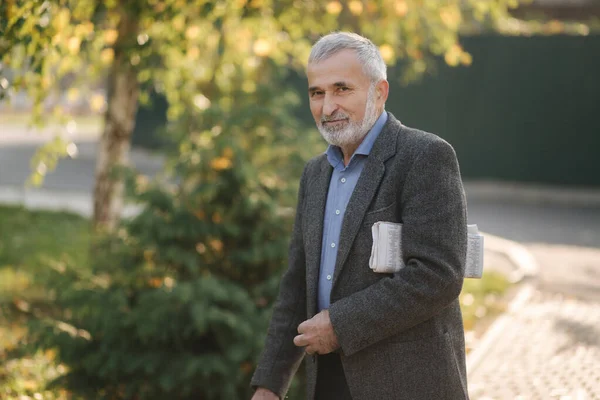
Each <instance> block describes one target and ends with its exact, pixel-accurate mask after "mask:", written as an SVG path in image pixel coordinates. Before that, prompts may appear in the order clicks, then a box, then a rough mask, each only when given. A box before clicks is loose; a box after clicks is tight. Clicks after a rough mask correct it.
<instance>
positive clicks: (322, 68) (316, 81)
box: [306, 50, 368, 86]
mask: <svg viewBox="0 0 600 400" xmlns="http://www.w3.org/2000/svg"><path fill="white" fill-rule="evenodd" d="M306 75H307V78H308V82H309V86H315V85H317V86H331V85H335V84H336V83H338V82H348V83H350V82H358V81H362V80H368V78H367V76H366V75H365V73H364V70H363V68H362V65H361V64H360V61H359V60H358V58H357V57H356V53H355V52H354V51H353V50H342V51H339V52H337V53H335V54H333V55H332V56H331V57H328V58H327V59H325V60H322V61H319V62H316V63H310V64H308V67H307V74H306Z"/></svg>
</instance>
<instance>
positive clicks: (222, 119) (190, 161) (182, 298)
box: [32, 86, 316, 399]
mask: <svg viewBox="0 0 600 400" xmlns="http://www.w3.org/2000/svg"><path fill="white" fill-rule="evenodd" d="M270 87H273V86H270ZM294 101H297V99H295V98H294V97H293V96H290V95H289V94H287V93H285V92H283V93H278V94H275V93H274V92H273V90H272V89H267V88H266V87H259V89H258V91H257V92H255V93H252V94H245V93H243V92H239V93H235V94H232V95H231V97H230V101H229V102H228V106H227V107H225V106H223V103H219V104H215V105H213V106H212V107H211V108H209V109H208V110H205V111H204V112H203V113H202V114H201V117H202V118H199V116H198V115H193V114H190V115H188V116H187V117H186V118H185V119H183V120H182V121H181V122H180V123H179V124H177V125H174V126H172V127H171V128H172V129H176V130H177V131H178V132H180V137H179V139H180V145H179V152H178V154H176V155H175V156H174V157H173V162H172V164H171V167H172V171H173V172H174V173H173V175H172V177H171V178H170V179H167V180H165V181H163V182H146V181H144V179H141V178H136V177H135V176H133V177H131V178H132V179H130V182H131V185H130V187H131V189H132V190H131V192H132V195H133V196H134V197H135V198H136V199H137V201H138V202H140V203H141V204H142V205H143V211H142V212H141V213H140V214H139V215H138V216H136V217H135V218H133V219H132V220H130V221H126V222H124V223H123V225H122V227H121V228H120V229H119V231H118V233H117V234H115V235H113V236H108V237H105V238H103V239H102V240H99V241H98V242H97V243H95V245H94V246H93V251H92V254H91V255H90V259H91V260H93V262H92V268H91V270H90V271H89V273H84V272H82V269H81V268H70V267H65V268H58V269H57V271H55V272H54V273H52V274H51V276H49V277H48V278H47V279H48V285H49V286H50V287H51V288H52V289H53V291H54V293H55V306H56V312H55V314H54V315H52V318H42V319H37V320H36V322H35V323H34V324H33V325H32V327H33V328H34V329H33V330H34V332H35V333H36V337H37V344H38V345H40V344H41V345H42V346H43V347H47V348H55V347H56V348H58V353H57V358H58V359H59V360H60V362H62V363H63V364H65V365H66V366H67V367H68V370H69V372H68V374H66V375H65V376H63V377H62V378H61V379H59V380H58V381H56V382H55V384H56V385H60V386H61V387H66V388H68V389H69V390H72V391H73V392H74V393H75V394H79V395H82V396H84V397H87V398H106V399H240V398H247V397H249V396H250V387H249V380H250V377H251V374H252V372H253V370H254V366H255V362H256V359H257V358H258V355H259V353H260V351H261V350H262V346H263V340H264V334H265V333H266V328H267V324H268V320H269V317H270V311H271V308H270V307H271V305H272V304H273V301H274V299H275V296H276V293H277V289H278V283H279V279H280V274H281V272H282V270H283V268H284V267H285V263H286V258H287V247H288V245H287V243H288V237H289V232H290V231H291V226H292V221H293V214H294V212H293V211H294V209H293V206H294V204H295V192H296V187H297V182H298V179H299V175H300V174H301V171H302V165H303V163H304V160H305V158H306V156H305V154H310V153H313V152H314V146H313V143H315V139H316V136H315V135H314V134H313V133H307V134H306V135H304V136H298V135H297V132H298V129H297V127H296V126H295V125H294V124H295V119H294V118H292V117H290V116H289V115H288V113H287V111H286V110H288V109H289V103H290V102H294ZM311 146H312V147H311ZM303 152H306V153H303ZM173 182H176V183H173Z"/></svg>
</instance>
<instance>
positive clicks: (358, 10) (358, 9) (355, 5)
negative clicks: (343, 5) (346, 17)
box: [348, 0, 363, 15]
mask: <svg viewBox="0 0 600 400" xmlns="http://www.w3.org/2000/svg"><path fill="white" fill-rule="evenodd" d="M348 8H349V9H350V12H351V13H352V14H354V15H360V14H362V12H363V3H362V2H361V1H359V0H352V1H351V2H350V3H348Z"/></svg>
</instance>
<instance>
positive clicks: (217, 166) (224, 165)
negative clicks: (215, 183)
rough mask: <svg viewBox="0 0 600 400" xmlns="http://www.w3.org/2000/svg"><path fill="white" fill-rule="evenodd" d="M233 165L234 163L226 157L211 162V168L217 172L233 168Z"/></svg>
mask: <svg viewBox="0 0 600 400" xmlns="http://www.w3.org/2000/svg"><path fill="white" fill-rule="evenodd" d="M232 165H233V163H232V162H231V160H230V159H228V158H225V157H219V158H215V159H214V160H212V161H211V162H210V166H211V168H212V169H214V170H216V171H222V170H224V169H228V168H231V166H232Z"/></svg>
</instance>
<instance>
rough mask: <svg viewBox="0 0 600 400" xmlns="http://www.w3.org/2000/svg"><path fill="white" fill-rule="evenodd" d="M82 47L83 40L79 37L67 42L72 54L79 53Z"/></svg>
mask: <svg viewBox="0 0 600 400" xmlns="http://www.w3.org/2000/svg"><path fill="white" fill-rule="evenodd" d="M80 46H81V39H79V38H78V37H77V36H73V37H71V38H69V41H68V42H67V48H68V49H69V51H70V52H71V54H77V53H79V47H80Z"/></svg>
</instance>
